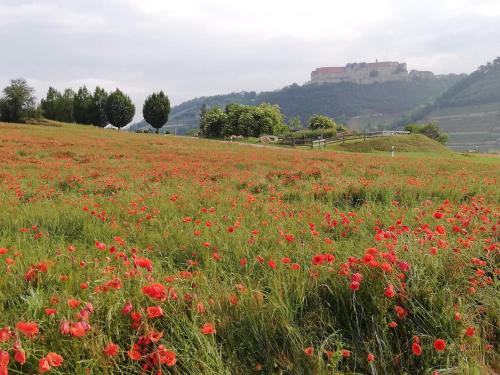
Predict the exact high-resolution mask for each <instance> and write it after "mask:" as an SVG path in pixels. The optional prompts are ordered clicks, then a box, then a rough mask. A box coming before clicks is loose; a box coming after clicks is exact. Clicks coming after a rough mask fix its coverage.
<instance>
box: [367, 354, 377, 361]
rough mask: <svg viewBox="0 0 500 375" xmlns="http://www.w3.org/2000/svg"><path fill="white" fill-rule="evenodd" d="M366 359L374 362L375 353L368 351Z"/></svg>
mask: <svg viewBox="0 0 500 375" xmlns="http://www.w3.org/2000/svg"><path fill="white" fill-rule="evenodd" d="M366 359H367V361H368V362H373V361H374V360H375V355H374V354H372V353H368V355H367V356H366Z"/></svg>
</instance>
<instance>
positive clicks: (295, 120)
mask: <svg viewBox="0 0 500 375" xmlns="http://www.w3.org/2000/svg"><path fill="white" fill-rule="evenodd" d="M288 127H289V128H290V129H291V130H301V129H304V124H303V123H302V120H301V119H300V117H299V116H293V117H292V118H290V120H289V121H288Z"/></svg>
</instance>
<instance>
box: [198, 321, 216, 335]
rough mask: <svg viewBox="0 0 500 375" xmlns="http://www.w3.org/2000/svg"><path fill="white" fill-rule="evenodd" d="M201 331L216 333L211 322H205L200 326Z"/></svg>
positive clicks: (210, 333)
mask: <svg viewBox="0 0 500 375" xmlns="http://www.w3.org/2000/svg"><path fill="white" fill-rule="evenodd" d="M201 333H203V334H204V335H212V334H214V333H217V331H216V330H215V326H214V325H213V324H212V323H205V324H203V326H202V327H201Z"/></svg>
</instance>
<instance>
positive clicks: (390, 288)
mask: <svg viewBox="0 0 500 375" xmlns="http://www.w3.org/2000/svg"><path fill="white" fill-rule="evenodd" d="M395 295H396V292H395V291H394V286H392V285H389V286H388V287H387V288H385V290H384V296H386V297H387V298H393V297H394V296H395Z"/></svg>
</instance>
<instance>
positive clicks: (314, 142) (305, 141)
mask: <svg viewBox="0 0 500 375" xmlns="http://www.w3.org/2000/svg"><path fill="white" fill-rule="evenodd" d="M408 134H410V132H409V131H403V130H384V131H379V132H363V133H362V134H355V135H346V134H345V133H339V134H337V136H335V137H329V138H323V137H318V138H305V137H304V138H293V137H286V138H283V139H282V140H281V143H282V144H284V145H288V146H291V147H295V146H311V148H316V147H317V148H320V147H326V146H327V145H329V144H334V143H344V142H345V141H354V140H361V139H362V140H363V141H366V139H367V138H373V137H388V136H393V135H408Z"/></svg>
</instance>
